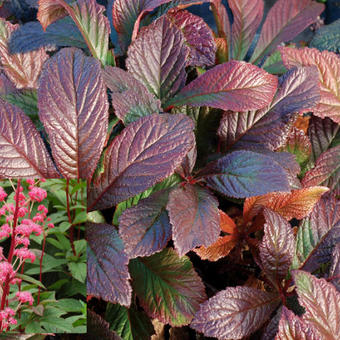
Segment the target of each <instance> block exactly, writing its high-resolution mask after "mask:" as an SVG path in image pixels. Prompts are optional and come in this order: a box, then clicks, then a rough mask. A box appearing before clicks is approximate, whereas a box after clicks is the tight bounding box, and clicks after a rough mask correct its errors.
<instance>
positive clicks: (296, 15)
mask: <svg viewBox="0 0 340 340" xmlns="http://www.w3.org/2000/svg"><path fill="white" fill-rule="evenodd" d="M324 8H325V6H324V5H323V4H320V3H317V2H315V1H312V0H292V1H287V0H278V1H276V2H275V4H274V6H273V7H272V8H271V9H270V10H269V12H268V15H267V17H266V20H265V22H264V24H263V27H262V30H261V34H260V38H259V40H258V43H257V45H256V48H255V51H254V53H253V55H252V57H251V60H250V61H251V62H252V63H258V62H260V61H261V59H262V58H263V57H264V56H266V55H268V54H270V53H271V52H273V51H274V50H275V48H276V47H277V46H278V45H279V44H280V43H282V42H287V41H289V40H292V39H293V38H294V37H296V36H297V35H298V34H299V33H301V32H302V31H303V30H304V29H305V28H307V27H308V26H309V25H310V24H312V23H313V22H314V21H316V19H317V17H318V15H320V14H321V12H322V11H323V10H324Z"/></svg>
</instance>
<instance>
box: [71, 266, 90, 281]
mask: <svg viewBox="0 0 340 340" xmlns="http://www.w3.org/2000/svg"><path fill="white" fill-rule="evenodd" d="M68 268H69V270H70V271H71V274H72V276H73V277H74V278H75V279H77V280H78V281H80V282H84V283H85V280H86V263H75V262H71V263H68Z"/></svg>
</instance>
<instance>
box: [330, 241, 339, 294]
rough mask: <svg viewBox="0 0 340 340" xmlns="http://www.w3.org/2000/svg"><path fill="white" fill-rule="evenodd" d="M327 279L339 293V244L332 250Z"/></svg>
mask: <svg viewBox="0 0 340 340" xmlns="http://www.w3.org/2000/svg"><path fill="white" fill-rule="evenodd" d="M328 277H329V280H331V282H332V283H333V284H334V286H335V287H336V289H337V290H338V292H340V243H338V244H336V245H335V247H334V249H333V253H332V259H331V267H330V269H329V275H328Z"/></svg>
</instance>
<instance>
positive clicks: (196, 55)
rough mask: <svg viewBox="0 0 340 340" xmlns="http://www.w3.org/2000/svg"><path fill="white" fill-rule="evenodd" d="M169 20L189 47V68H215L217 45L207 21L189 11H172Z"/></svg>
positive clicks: (169, 13)
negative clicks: (181, 34)
mask: <svg viewBox="0 0 340 340" xmlns="http://www.w3.org/2000/svg"><path fill="white" fill-rule="evenodd" d="M167 18H168V19H170V21H171V22H172V23H173V24H174V25H175V26H176V27H177V28H178V29H179V30H180V31H181V32H182V33H183V35H184V39H185V43H186V45H188V47H189V50H190V52H189V58H188V60H187V64H186V65H187V66H189V65H191V66H204V65H206V66H213V65H214V64H215V54H216V44H215V41H214V37H213V34H212V31H211V29H210V28H209V26H208V25H207V24H206V23H205V21H204V20H203V19H202V18H200V17H198V16H196V15H193V14H191V13H190V12H188V11H181V10H178V9H171V10H170V11H169V12H168V13H167Z"/></svg>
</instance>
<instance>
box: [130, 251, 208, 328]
mask: <svg viewBox="0 0 340 340" xmlns="http://www.w3.org/2000/svg"><path fill="white" fill-rule="evenodd" d="M129 269H130V273H131V276H132V286H133V289H134V292H135V293H136V295H137V296H138V299H139V301H140V304H141V306H142V307H143V308H144V310H145V311H146V312H147V314H148V315H149V316H150V317H151V318H155V317H156V318H157V319H159V320H160V321H162V322H164V323H169V324H170V325H172V326H183V325H187V324H189V323H190V321H191V320H192V318H193V316H194V314H195V313H196V311H197V310H198V308H199V305H200V304H201V303H202V302H203V301H204V300H205V299H206V295H205V291H204V285H203V283H202V281H201V278H200V277H199V276H198V275H197V274H196V272H195V270H194V268H193V266H192V264H191V262H190V260H189V258H188V257H186V256H182V257H179V256H178V255H177V253H176V252H175V251H174V250H173V249H171V248H166V249H164V250H163V251H162V252H160V253H157V254H154V255H152V256H150V257H144V258H139V259H134V260H132V261H130V263H129Z"/></svg>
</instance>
